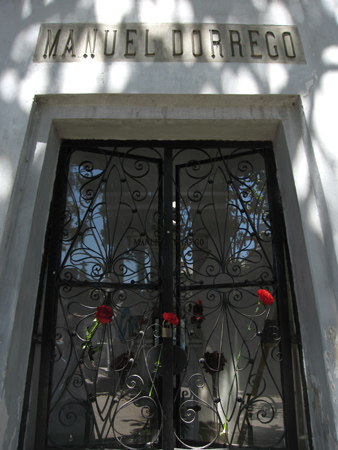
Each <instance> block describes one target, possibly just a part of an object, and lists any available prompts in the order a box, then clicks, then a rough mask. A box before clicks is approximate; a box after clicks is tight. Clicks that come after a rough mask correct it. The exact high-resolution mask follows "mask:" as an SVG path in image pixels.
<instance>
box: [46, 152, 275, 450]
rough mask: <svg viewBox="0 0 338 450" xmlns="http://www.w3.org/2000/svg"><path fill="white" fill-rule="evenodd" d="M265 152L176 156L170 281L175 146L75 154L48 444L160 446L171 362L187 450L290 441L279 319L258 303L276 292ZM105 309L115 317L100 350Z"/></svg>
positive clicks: (59, 287)
mask: <svg viewBox="0 0 338 450" xmlns="http://www.w3.org/2000/svg"><path fill="white" fill-rule="evenodd" d="M263 153H264V152H262V150H261V149H252V148H245V147H244V148H243V147H240V148H231V149H228V148H219V147H214V148H205V149H203V148H195V147H190V148H188V149H187V148H176V149H175V148H174V149H173V150H172V163H173V167H174V179H173V180H170V182H171V183H172V187H171V189H172V192H174V196H173V203H172V208H173V227H174V239H173V242H172V244H173V245H172V252H173V255H174V258H173V260H174V264H173V267H172V271H171V273H163V271H162V266H161V261H162V259H163V258H164V257H165V255H164V254H163V248H162V245H163V240H164V236H165V233H164V232H163V217H164V215H165V214H166V211H164V210H163V205H162V195H163V192H162V191H163V186H164V184H163V180H164V178H165V176H166V174H165V173H163V168H162V163H163V152H162V150H161V149H160V148H155V147H149V148H143V147H141V146H139V147H118V148H117V147H114V148H108V147H101V148H95V149H91V148H87V149H86V148H82V149H80V150H76V151H74V152H73V153H72V154H71V156H70V160H69V165H68V167H67V174H66V180H67V181H66V182H67V192H66V196H65V197H66V198H65V208H64V214H63V217H64V226H63V231H62V236H61V243H60V265H59V268H58V273H57V285H56V297H57V301H58V308H57V320H56V329H55V333H54V337H55V352H54V359H53V363H52V373H53V381H52V387H51V394H50V412H49V414H50V415H49V428H48V432H47V438H48V446H49V447H51V448H70V449H71V448H74V449H75V448H81V447H83V446H88V447H90V448H103V446H105V448H113V447H121V448H126V449H136V448H137V449H140V448H146V447H150V446H155V447H159V446H161V445H162V443H161V433H162V429H163V414H164V410H165V405H164V404H163V399H162V398H163V389H164V388H163V386H161V377H162V371H163V370H165V367H166V365H168V364H171V365H174V370H173V374H174V379H173V391H174V398H173V399H172V401H173V402H174V404H175V408H174V414H175V424H176V426H175V436H176V438H177V440H178V442H179V445H182V446H184V447H186V448H206V447H212V446H213V445H217V446H219V445H224V446H231V445H235V444H236V445H242V446H249V447H250V446H254V447H255V446H259V448H273V447H278V446H279V445H280V444H281V443H282V444H283V442H284V422H283V412H282V405H283V399H282V392H281V378H280V369H279V367H280V363H281V357H280V350H279V343H280V335H279V328H278V325H277V318H276V314H277V313H276V308H275V306H272V307H271V308H265V307H264V305H262V304H261V305H259V307H258V306H257V294H256V293H257V289H259V288H264V289H267V290H269V291H270V292H271V293H275V289H276V274H275V267H274V264H273V258H272V233H271V217H270V211H269V199H268V196H267V188H266V169H265V162H264V154H263ZM163 277H174V285H175V289H174V291H173V293H172V297H173V310H174V311H176V313H177V315H178V317H179V319H180V322H179V325H178V326H177V327H174V329H173V333H172V337H171V338H170V339H172V343H173V345H174V347H175V349H176V350H175V351H174V352H173V354H174V358H173V360H172V361H167V360H165V359H164V357H163V358H162V353H161V350H160V349H161V345H162V338H161V335H162V334H161V327H162V320H161V314H162V312H163V310H162V306H161V294H162V293H161V286H162V284H161V283H162V278H163ZM99 305H109V307H111V308H112V310H113V312H114V315H113V318H112V321H111V322H109V323H106V324H101V325H100V326H99V327H97V331H95V334H94V335H93V337H92V338H91V341H90V345H87V344H86V343H88V337H86V330H88V328H89V327H91V326H92V324H93V323H95V312H96V310H97V307H98V306H99ZM248 324H249V328H248ZM238 354H240V358H238V357H237V355H238ZM175 355H176V356H175ZM175 361H176V362H175Z"/></svg>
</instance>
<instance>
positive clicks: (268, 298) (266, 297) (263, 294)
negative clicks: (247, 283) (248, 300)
mask: <svg viewBox="0 0 338 450" xmlns="http://www.w3.org/2000/svg"><path fill="white" fill-rule="evenodd" d="M257 295H258V297H259V299H260V301H261V302H262V303H263V305H265V306H268V305H272V303H273V302H274V301H275V300H274V298H273V297H272V295H271V294H270V292H268V291H266V290H265V289H259V290H258V291H257Z"/></svg>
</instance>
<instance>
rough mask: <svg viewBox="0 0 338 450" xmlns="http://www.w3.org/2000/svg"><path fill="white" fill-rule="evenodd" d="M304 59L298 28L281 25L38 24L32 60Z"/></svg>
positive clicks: (295, 61) (290, 61) (293, 61)
mask: <svg viewBox="0 0 338 450" xmlns="http://www.w3.org/2000/svg"><path fill="white" fill-rule="evenodd" d="M84 60H87V61H88V60H90V61H98V62H118V61H132V62H150V63H151V62H204V63H213V62H217V63H229V62H235V63H283V64H305V63H306V60H305V56H304V51H303V47H302V43H301V39H300V35H299V32H298V29H297V27H295V26H286V25H238V24H236V25H230V24H215V23H202V24H201V23H199V24H197V23H194V24H172V23H165V24H145V23H143V24H140V23H120V24H111V25H102V24H80V23H77V24H54V23H53V24H43V25H42V26H41V28H40V33H39V37H38V42H37V45H36V50H35V55H34V62H38V63H42V62H48V63H55V62H80V61H84Z"/></svg>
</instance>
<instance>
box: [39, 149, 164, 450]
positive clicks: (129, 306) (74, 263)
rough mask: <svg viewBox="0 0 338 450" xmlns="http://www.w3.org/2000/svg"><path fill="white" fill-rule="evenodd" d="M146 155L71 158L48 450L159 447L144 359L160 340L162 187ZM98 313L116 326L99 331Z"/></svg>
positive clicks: (156, 409)
mask: <svg viewBox="0 0 338 450" xmlns="http://www.w3.org/2000/svg"><path fill="white" fill-rule="evenodd" d="M147 150H148V152H147V154H148V156H149V158H148V159H147V158H145V157H142V156H141V155H140V153H139V152H138V150H137V149H133V148H129V149H126V150H124V151H123V152H121V151H118V150H117V149H111V150H110V151H105V150H104V149H102V151H97V149H96V150H95V151H93V152H86V153H84V152H83V151H75V152H74V153H73V154H72V156H71V159H70V164H69V171H68V175H67V183H68V189H67V198H66V208H65V213H64V229H63V233H62V253H61V263H60V269H59V273H58V282H57V286H56V288H57V297H58V310H57V325H56V332H55V336H56V339H55V358H54V362H53V379H52V392H51V398H50V417H49V429H48V434H47V439H48V446H52V447H54V448H74V449H75V448H80V447H83V446H90V447H91V448H102V446H106V445H107V446H113V447H122V448H128V449H133V448H143V447H146V446H149V445H150V444H154V443H155V442H157V441H158V439H159V433H160V430H161V426H162V425H161V423H162V412H161V406H160V401H159V396H158V392H157V390H156V389H153V390H152V391H151V386H152V384H153V371H152V369H150V368H149V367H148V366H147V361H146V358H145V354H146V353H147V352H148V351H149V349H150V348H151V347H153V345H154V342H155V340H156V339H158V336H156V333H155V328H154V325H153V324H152V321H153V309H154V308H155V307H156V308H157V309H158V308H159V305H158V299H159V296H158V247H159V240H160V235H159V224H158V221H159V218H160V216H161V212H160V211H159V200H158V191H159V185H160V183H161V180H160V170H159V155H158V152H157V151H156V150H155V149H147ZM84 155H85V157H84ZM149 193H151V195H149ZM100 305H105V306H109V307H110V308H112V311H113V318H112V322H109V323H107V324H98V323H97V322H95V314H96V311H97V307H98V306H100ZM89 336H90V337H89Z"/></svg>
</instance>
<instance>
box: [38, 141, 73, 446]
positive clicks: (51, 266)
mask: <svg viewBox="0 0 338 450" xmlns="http://www.w3.org/2000/svg"><path fill="white" fill-rule="evenodd" d="M67 150H69V149H68V147H63V148H62V149H61V151H60V157H59V163H58V168H57V172H56V177H55V186H58V188H57V189H55V187H54V194H53V200H52V206H51V210H50V218H49V225H48V228H49V229H48V231H47V235H48V243H47V245H46V250H45V251H46V252H47V259H48V264H47V286H46V293H45V311H44V318H43V330H42V342H41V366H40V378H39V385H40V389H39V394H38V410H37V421H36V423H37V426H36V434H35V445H34V448H35V449H36V450H40V449H41V450H42V449H44V448H45V443H46V438H47V432H48V419H49V394H50V386H51V382H52V367H51V365H52V364H51V361H52V360H53V358H52V354H53V350H54V349H53V346H54V332H55V321H56V309H57V305H58V302H57V298H56V284H57V267H58V266H59V264H60V255H61V245H62V244H61V232H62V222H63V215H62V212H63V210H64V205H65V197H66V189H67V183H66V182H64V177H65V173H66V170H65V169H66V167H67V169H68V165H67V163H68V162H69V152H68V151H67Z"/></svg>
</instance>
